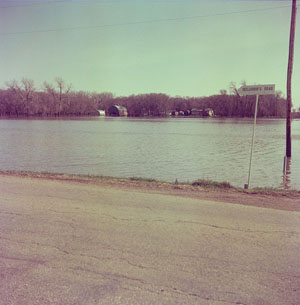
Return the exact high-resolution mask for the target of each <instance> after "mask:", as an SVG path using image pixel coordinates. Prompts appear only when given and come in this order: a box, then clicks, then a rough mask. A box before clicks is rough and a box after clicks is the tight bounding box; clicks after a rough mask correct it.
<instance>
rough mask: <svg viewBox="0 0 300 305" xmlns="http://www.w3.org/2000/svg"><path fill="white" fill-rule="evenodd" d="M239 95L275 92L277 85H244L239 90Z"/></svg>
mask: <svg viewBox="0 0 300 305" xmlns="http://www.w3.org/2000/svg"><path fill="white" fill-rule="evenodd" d="M238 93H239V95H242V96H244V95H267V94H275V85H252V86H242V87H241V88H240V89H239V90H238Z"/></svg>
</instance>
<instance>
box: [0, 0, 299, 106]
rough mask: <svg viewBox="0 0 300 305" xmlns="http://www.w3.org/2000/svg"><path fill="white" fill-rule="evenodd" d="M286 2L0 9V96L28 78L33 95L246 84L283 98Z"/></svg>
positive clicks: (200, 90)
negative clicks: (53, 90)
mask: <svg viewBox="0 0 300 305" xmlns="http://www.w3.org/2000/svg"><path fill="white" fill-rule="evenodd" d="M291 3H292V1H230V0H224V1H201V0H194V1H189V0H184V1H182V0H173V1H171V0H170V1H160V0H157V1H156V0H153V1H151V0H141V1H127V0H123V1H120V0H119V1H100V0H99V1H96V0H94V1H88V0H87V1H79V0H78V1H75V0H74V1H2V0H0V66H1V75H0V87H3V88H4V87H5V82H6V81H9V80H12V79H17V80H20V79H21V78H22V77H28V78H31V79H33V80H34V81H35V85H36V87H37V88H40V87H41V85H42V83H43V81H48V82H52V81H53V80H54V78H55V77H57V76H59V77H62V78H63V79H65V80H66V81H67V82H68V83H71V84H72V87H73V89H74V90H84V91H96V92H103V91H106V92H112V93H114V94H115V95H130V94H139V93H149V92H157V93H166V94H169V95H171V96H175V95H180V96H206V95H211V94H217V93H218V92H219V90H220V89H228V87H229V83H230V82H231V81H234V82H236V83H237V86H239V85H240V82H241V81H243V80H245V81H246V82H247V83H248V84H271V83H275V84H276V89H277V90H281V91H283V93H284V95H286V89H285V88H286V70H287V60H288V44H289V29H290V15H291ZM299 27H300V21H299V20H298V22H297V27H296V42H295V58H294V59H295V62H294V74H293V104H294V106H295V107H300V58H299V56H298V54H297V53H299V47H300V45H299V44H300V40H299V39H297V36H298V35H299V31H300V28H299ZM297 84H298V86H297ZM297 87H298V88H297Z"/></svg>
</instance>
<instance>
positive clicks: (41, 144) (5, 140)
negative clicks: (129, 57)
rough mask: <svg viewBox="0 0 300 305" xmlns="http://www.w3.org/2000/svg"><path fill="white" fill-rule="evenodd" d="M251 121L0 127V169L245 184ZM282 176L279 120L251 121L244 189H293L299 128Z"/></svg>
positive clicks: (4, 123) (299, 163) (299, 174)
mask: <svg viewBox="0 0 300 305" xmlns="http://www.w3.org/2000/svg"><path fill="white" fill-rule="evenodd" d="M252 124H253V119H196V118H159V119H148V118H147V119H146V118H143V119H136V118H88V119H83V118H80V119H68V120H62V119H59V120H53V119H52V120H38V119H35V120H0V143H1V144H0V169H2V170H25V171H39V172H41V171H47V172H59V173H69V174H90V175H101V176H114V177H144V178H155V179H160V180H166V181H172V182H174V181H175V180H176V179H177V180H178V181H179V182H186V181H189V182H191V181H194V180H196V179H200V178H201V179H211V180H216V181H229V182H230V183H231V184H233V185H235V186H240V187H243V185H244V184H245V183H247V178H248V168H249V156H250V148H251V135H252ZM292 135H293V143H292V144H293V145H292V149H293V152H292V153H293V158H292V160H290V161H289V163H288V164H287V169H288V170H287V172H286V175H283V167H282V163H283V156H284V154H285V120H275V119H259V120H258V121H257V126H256V137H255V146H254V151H253V160H252V170H251V183H250V185H251V187H255V186H261V187H264V186H273V187H282V188H283V187H284V188H297V189H299V186H300V171H299V169H300V155H299V154H297V152H298V151H299V150H300V121H299V120H294V121H293V122H292Z"/></svg>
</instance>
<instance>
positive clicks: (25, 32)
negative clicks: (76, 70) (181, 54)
mask: <svg viewBox="0 0 300 305" xmlns="http://www.w3.org/2000/svg"><path fill="white" fill-rule="evenodd" d="M48 2H54V1H48ZM57 2H59V1H57ZM60 2H63V1H60ZM283 8H290V6H287V5H286V6H277V7H272V8H263V9H251V10H245V11H235V12H228V13H217V14H208V15H197V16H187V17H178V18H164V19H153V20H143V21H133V22H124V23H110V24H102V25H92V26H75V27H66V28H56V29H47V30H34V31H20V32H6V33H0V36H9V35H21V34H34V33H50V32H59V31H74V30H90V29H101V28H108V27H120V26H127V25H137V24H151V23H158V22H169V21H181V20H193V19H201V18H208V17H217V16H226V15H235V14H245V13H254V12H263V11H270V10H275V9H283Z"/></svg>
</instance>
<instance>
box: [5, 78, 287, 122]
mask: <svg viewBox="0 0 300 305" xmlns="http://www.w3.org/2000/svg"><path fill="white" fill-rule="evenodd" d="M199 91H200V89H199ZM115 104H117V105H121V106H124V107H126V108H127V111H128V116H131V117H142V116H167V115H169V114H170V113H172V112H177V113H187V112H188V111H190V110H191V109H194V108H197V109H207V108H210V109H212V110H213V112H214V115H215V116H219V117H252V116H253V113H254V107H255V96H246V97H241V96H239V95H238V92H237V90H236V86H235V84H234V83H231V85H230V89H229V92H227V91H226V90H220V92H219V93H218V94H216V95H212V96H208V97H179V96H176V97H171V96H168V95H166V94H162V93H150V94H139V95H131V96H124V97H118V96H114V95H113V94H112V93H107V92H104V93H90V92H83V91H74V90H72V87H71V85H70V84H68V83H67V82H65V81H64V80H63V79H61V78H56V79H55V80H54V81H53V82H52V83H48V82H44V84H43V86H42V88H36V87H35V85H34V82H33V81H32V80H30V79H27V78H23V79H22V80H20V81H16V80H13V81H10V82H7V83H6V86H5V88H3V89H1V90H0V115H1V116H14V117H15V116H17V117H18V116H40V117H59V116H93V115H98V111H97V110H99V109H103V110H105V111H106V112H107V111H108V109H109V107H110V106H112V105H115ZM285 115H286V100H285V99H284V98H283V97H282V94H281V92H277V94H276V95H275V96H261V97H260V99H259V107H258V117H285Z"/></svg>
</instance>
